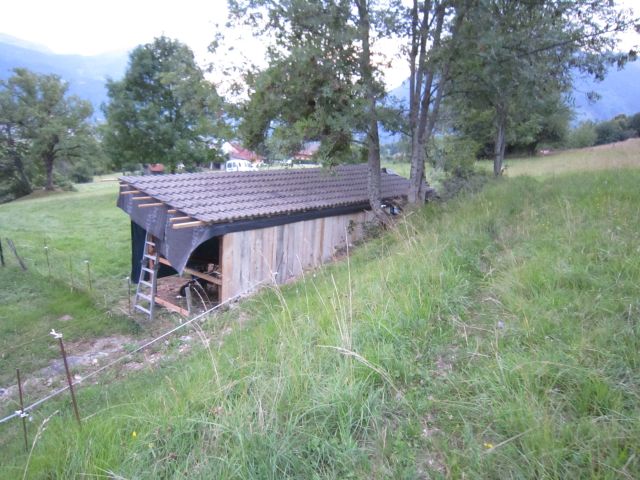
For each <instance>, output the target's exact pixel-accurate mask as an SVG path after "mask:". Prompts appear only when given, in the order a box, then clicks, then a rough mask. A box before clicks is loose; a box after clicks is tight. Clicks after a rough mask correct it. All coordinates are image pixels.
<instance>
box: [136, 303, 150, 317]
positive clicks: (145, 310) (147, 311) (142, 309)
mask: <svg viewBox="0 0 640 480" xmlns="http://www.w3.org/2000/svg"><path fill="white" fill-rule="evenodd" d="M136 309H137V310H140V311H142V312H144V313H146V314H147V315H151V310H147V309H146V308H144V307H143V306H141V305H136Z"/></svg>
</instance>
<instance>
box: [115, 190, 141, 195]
mask: <svg viewBox="0 0 640 480" xmlns="http://www.w3.org/2000/svg"><path fill="white" fill-rule="evenodd" d="M131 193H140V190H125V191H124V192H120V195H129V194H131Z"/></svg>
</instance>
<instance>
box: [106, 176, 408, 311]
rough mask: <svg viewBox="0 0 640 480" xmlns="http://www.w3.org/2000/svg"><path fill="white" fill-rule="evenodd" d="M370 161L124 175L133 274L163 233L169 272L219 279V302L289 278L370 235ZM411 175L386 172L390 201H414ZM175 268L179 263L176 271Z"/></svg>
mask: <svg viewBox="0 0 640 480" xmlns="http://www.w3.org/2000/svg"><path fill="white" fill-rule="evenodd" d="M367 180H368V168H367V165H366V164H359V165H344V166H339V167H336V168H334V169H321V168H314V169H282V170H265V171H257V172H206V173H186V174H174V175H163V176H141V177H131V176H125V177H121V178H120V193H119V196H118V206H119V207H120V208H121V209H123V210H124V211H125V212H126V213H127V214H128V215H129V216H130V217H131V232H132V235H131V239H132V276H131V278H132V279H134V281H135V280H138V279H139V278H140V263H141V259H142V258H143V254H144V253H145V252H144V238H145V235H146V234H147V233H149V234H150V235H152V236H153V242H154V243H155V245H156V247H155V248H156V249H157V253H158V254H159V257H158V261H159V263H160V264H162V265H163V266H164V267H165V272H161V275H162V274H163V273H164V274H166V273H173V274H175V273H180V274H182V273H186V274H190V275H195V276H196V277H198V278H199V279H201V280H205V281H207V282H209V283H211V284H214V285H216V286H217V301H219V302H222V301H225V300H227V299H229V298H232V297H234V296H236V295H238V294H241V293H244V292H247V291H250V290H253V289H255V288H257V287H258V286H260V285H262V284H264V283H270V282H276V283H284V282H286V281H288V280H289V279H291V278H293V277H296V276H298V275H300V274H301V273H302V272H303V270H304V269H306V268H309V267H314V266H317V265H320V264H321V263H323V262H326V261H328V260H330V259H331V258H332V257H333V255H334V254H335V252H336V250H337V249H339V248H341V247H344V245H345V243H346V242H347V241H349V242H353V241H356V240H358V239H360V238H361V237H362V236H363V224H364V223H365V222H366V221H367V220H368V219H370V218H371V212H370V211H369V203H368V196H367V184H368V181H367ZM408 188H409V182H408V180H407V179H405V178H403V177H400V176H398V175H395V174H392V173H389V172H387V171H386V170H383V171H382V173H381V192H382V198H383V200H384V201H386V202H390V201H393V200H394V199H396V200H401V199H402V198H406V195H407V192H408ZM166 267H170V269H169V270H168V271H166Z"/></svg>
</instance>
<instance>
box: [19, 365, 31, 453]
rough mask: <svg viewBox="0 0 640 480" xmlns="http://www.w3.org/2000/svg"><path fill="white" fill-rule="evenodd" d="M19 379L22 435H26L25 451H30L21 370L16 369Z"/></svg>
mask: <svg viewBox="0 0 640 480" xmlns="http://www.w3.org/2000/svg"><path fill="white" fill-rule="evenodd" d="M16 375H17V377H18V393H19V394H20V418H21V419H22V433H24V449H25V451H27V452H28V451H29V441H28V439H27V414H26V413H25V411H24V398H23V396H22V381H21V380H20V369H19V368H16Z"/></svg>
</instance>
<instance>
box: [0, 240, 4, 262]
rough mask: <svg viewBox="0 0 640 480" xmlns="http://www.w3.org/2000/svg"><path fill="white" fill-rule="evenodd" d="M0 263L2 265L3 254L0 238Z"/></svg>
mask: <svg viewBox="0 0 640 480" xmlns="http://www.w3.org/2000/svg"><path fill="white" fill-rule="evenodd" d="M0 264H2V266H3V267H4V254H3V253H2V239H1V238H0Z"/></svg>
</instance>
